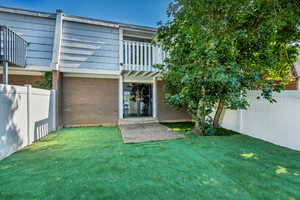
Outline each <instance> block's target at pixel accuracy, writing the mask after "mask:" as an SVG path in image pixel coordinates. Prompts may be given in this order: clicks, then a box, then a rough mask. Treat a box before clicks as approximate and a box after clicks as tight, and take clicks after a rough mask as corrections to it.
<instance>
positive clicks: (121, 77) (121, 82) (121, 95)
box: [119, 75, 123, 119]
mask: <svg viewBox="0 0 300 200" xmlns="http://www.w3.org/2000/svg"><path fill="white" fill-rule="evenodd" d="M119 119H123V76H122V75H120V77H119Z"/></svg>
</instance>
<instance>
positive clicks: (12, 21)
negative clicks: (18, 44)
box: [0, 12, 55, 67]
mask: <svg viewBox="0 0 300 200" xmlns="http://www.w3.org/2000/svg"><path fill="white" fill-rule="evenodd" d="M0 25H5V26H8V27H9V28H10V29H12V30H13V31H15V32H16V33H18V34H19V35H20V36H22V37H23V38H24V39H25V40H26V41H27V42H29V43H30V45H29V46H28V52H27V65H28V66H30V67H39V66H42V67H49V65H50V62H51V56H52V46H53V37H54V29H55V18H53V19H51V18H42V17H32V16H27V15H26V16H25V15H17V14H10V13H6V12H0Z"/></svg>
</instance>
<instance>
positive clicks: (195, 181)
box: [0, 124, 300, 200]
mask: <svg viewBox="0 0 300 200" xmlns="http://www.w3.org/2000/svg"><path fill="white" fill-rule="evenodd" d="M168 126H169V127H171V128H173V129H174V130H178V131H188V130H189V129H190V125H188V124H176V125H174V124H169V125H168ZM222 131H224V130H221V132H222ZM185 134H186V135H187V137H186V138H185V139H181V140H172V141H162V142H151V143H143V144H123V143H122V140H121V136H120V133H119V130H118V128H116V127H91V128H66V129H62V130H60V131H58V132H57V133H55V134H51V135H49V136H48V137H47V138H45V139H44V140H42V141H40V142H37V143H36V144H34V145H31V146H30V147H27V148H25V149H24V150H22V151H20V152H18V153H16V154H14V155H13V156H11V157H9V158H8V159H5V160H3V161H1V162H0V199H1V200H4V199H13V200H15V199H42V200H45V199H64V200H66V199H129V200H134V199H138V200H141V199H149V200H154V199H155V200H156V199H167V200H174V199H180V200H183V199H205V200H208V199H235V200H236V199H260V200H267V199H272V200H274V199H283V200H296V199H300V152H297V151H292V150H289V149H286V148H282V147H279V146H275V145H273V144H270V143H267V142H264V141H261V140H258V139H254V138H250V137H247V136H243V135H239V134H236V135H231V136H209V137H195V136H193V135H191V134H188V133H185Z"/></svg>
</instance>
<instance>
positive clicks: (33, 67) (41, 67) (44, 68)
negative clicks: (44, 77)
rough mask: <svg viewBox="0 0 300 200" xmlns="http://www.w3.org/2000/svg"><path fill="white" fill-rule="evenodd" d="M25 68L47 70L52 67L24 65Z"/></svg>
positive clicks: (50, 69)
mask: <svg viewBox="0 0 300 200" xmlns="http://www.w3.org/2000/svg"><path fill="white" fill-rule="evenodd" d="M25 70H32V71H42V72H48V71H52V68H51V67H47V66H37V65H26V67H25Z"/></svg>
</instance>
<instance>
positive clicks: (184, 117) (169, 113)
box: [157, 81, 192, 122]
mask: <svg viewBox="0 0 300 200" xmlns="http://www.w3.org/2000/svg"><path fill="white" fill-rule="evenodd" d="M164 94H165V92H164V89H163V82H162V81H158V82H157V114H158V120H159V121H169V122H172V121H190V120H192V119H191V117H190V115H189V114H188V113H187V112H186V111H185V110H184V109H180V110H176V109H174V108H171V107H170V106H169V105H167V104H165V103H164Z"/></svg>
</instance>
